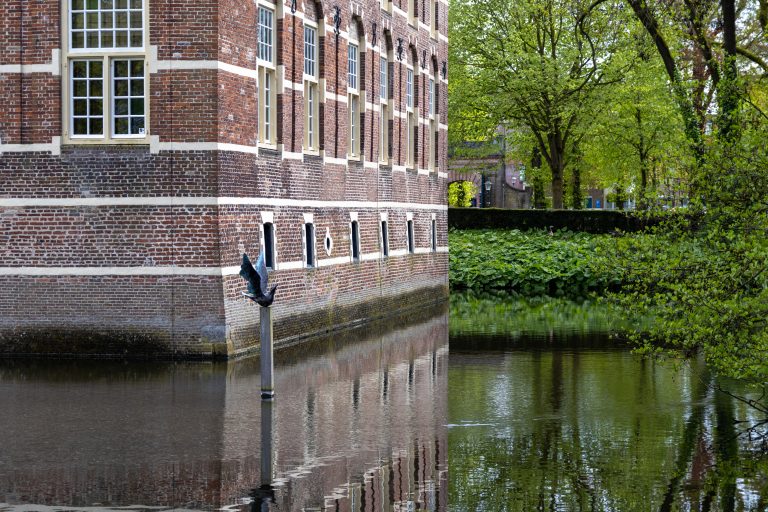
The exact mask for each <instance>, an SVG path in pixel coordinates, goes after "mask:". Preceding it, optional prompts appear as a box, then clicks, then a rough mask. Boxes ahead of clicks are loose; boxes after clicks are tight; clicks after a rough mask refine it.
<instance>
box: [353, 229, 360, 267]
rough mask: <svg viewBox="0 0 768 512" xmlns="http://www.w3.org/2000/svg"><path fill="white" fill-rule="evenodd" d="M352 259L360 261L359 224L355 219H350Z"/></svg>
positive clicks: (356, 261)
mask: <svg viewBox="0 0 768 512" xmlns="http://www.w3.org/2000/svg"><path fill="white" fill-rule="evenodd" d="M352 261H354V262H355V263H358V262H359V261H360V225H359V224H358V222H357V221H356V220H353V221H352Z"/></svg>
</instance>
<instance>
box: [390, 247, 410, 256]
mask: <svg viewBox="0 0 768 512" xmlns="http://www.w3.org/2000/svg"><path fill="white" fill-rule="evenodd" d="M408 254H409V253H408V249H395V250H394V251H393V250H390V251H389V257H390V258H392V257H394V256H407V255H408Z"/></svg>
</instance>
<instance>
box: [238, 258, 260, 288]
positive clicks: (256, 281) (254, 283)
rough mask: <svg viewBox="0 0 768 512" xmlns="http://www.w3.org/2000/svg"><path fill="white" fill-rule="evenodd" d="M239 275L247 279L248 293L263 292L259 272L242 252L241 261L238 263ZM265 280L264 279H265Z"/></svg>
mask: <svg viewBox="0 0 768 512" xmlns="http://www.w3.org/2000/svg"><path fill="white" fill-rule="evenodd" d="M240 275H241V276H242V277H243V279H245V280H246V281H248V293H249V294H250V295H252V296H254V297H255V296H257V295H262V294H263V291H262V289H263V285H262V283H261V277H260V276H259V273H258V272H257V271H256V269H255V268H253V265H252V264H251V260H249V259H248V255H247V254H243V263H242V264H241V265H240ZM265 281H266V280H265Z"/></svg>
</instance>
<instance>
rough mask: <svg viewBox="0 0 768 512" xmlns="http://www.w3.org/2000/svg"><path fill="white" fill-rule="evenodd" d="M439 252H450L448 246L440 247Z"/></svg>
mask: <svg viewBox="0 0 768 512" xmlns="http://www.w3.org/2000/svg"><path fill="white" fill-rule="evenodd" d="M437 252H448V246H447V245H446V246H442V247H438V248H437Z"/></svg>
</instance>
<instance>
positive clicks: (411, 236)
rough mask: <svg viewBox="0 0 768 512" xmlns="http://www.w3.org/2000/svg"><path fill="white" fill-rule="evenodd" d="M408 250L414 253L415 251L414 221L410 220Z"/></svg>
mask: <svg viewBox="0 0 768 512" xmlns="http://www.w3.org/2000/svg"><path fill="white" fill-rule="evenodd" d="M408 252H410V253H413V252H414V243H413V221H412V220H409V221H408Z"/></svg>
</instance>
